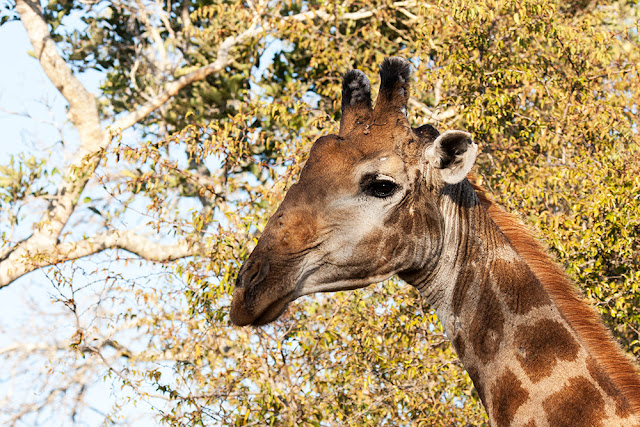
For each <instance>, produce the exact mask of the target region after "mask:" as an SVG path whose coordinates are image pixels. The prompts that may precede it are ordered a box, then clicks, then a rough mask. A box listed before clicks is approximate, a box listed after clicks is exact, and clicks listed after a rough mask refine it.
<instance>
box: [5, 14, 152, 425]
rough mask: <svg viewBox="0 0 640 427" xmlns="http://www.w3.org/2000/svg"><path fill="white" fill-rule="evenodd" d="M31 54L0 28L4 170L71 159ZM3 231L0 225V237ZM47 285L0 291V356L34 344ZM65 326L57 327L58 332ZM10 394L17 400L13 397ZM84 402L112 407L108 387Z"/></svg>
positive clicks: (52, 99) (49, 90)
mask: <svg viewBox="0 0 640 427" xmlns="http://www.w3.org/2000/svg"><path fill="white" fill-rule="evenodd" d="M31 49H32V47H31V44H30V42H29V40H28V36H27V34H26V31H25V30H24V27H23V26H22V24H21V23H20V22H19V21H15V22H8V23H5V24H4V25H2V26H0V54H1V56H2V61H0V127H1V128H2V134H1V135H0V166H2V165H6V164H8V163H9V162H10V159H11V156H17V155H19V154H20V153H28V154H34V155H36V156H38V157H46V158H48V159H49V160H50V161H52V162H55V163H57V164H62V163H63V162H64V160H65V159H64V152H65V151H67V155H70V154H72V153H68V150H62V149H61V148H63V147H61V142H60V141H61V138H60V133H59V130H58V128H62V132H63V134H64V137H65V142H66V143H67V144H74V137H75V136H74V132H73V129H72V127H71V126H69V125H68V123H67V122H68V121H67V119H66V103H65V101H64V99H63V97H62V96H61V95H60V94H59V93H58V91H57V90H56V88H55V87H54V86H53V84H52V83H51V82H50V81H49V79H48V78H47V76H46V75H45V73H44V71H43V70H42V68H41V67H40V64H39V62H38V61H37V60H36V59H35V58H33V57H32V56H30V55H29V51H30V50H31ZM79 78H80V80H81V82H82V83H83V84H84V85H85V87H86V88H87V89H89V90H90V91H93V92H94V93H96V92H97V89H98V85H99V82H100V74H99V73H97V72H94V71H90V72H86V73H83V74H82V75H80V76H79ZM27 116H29V117H27ZM52 124H53V125H52ZM65 148H68V147H65ZM3 230H4V229H3V228H2V225H0V232H2V231H3ZM50 283H51V281H50V280H49V279H48V278H47V277H46V275H45V274H44V273H43V272H41V271H35V272H33V273H30V274H28V275H26V276H24V277H22V278H20V279H18V280H17V281H15V282H14V283H12V284H11V285H10V286H8V287H5V288H3V289H0V350H1V349H2V348H4V347H6V346H8V345H10V344H11V343H12V342H15V341H22V340H30V339H33V338H34V337H28V336H25V332H24V331H25V330H28V329H29V326H30V325H34V324H37V322H38V320H39V319H37V318H35V317H34V316H33V313H34V310H33V309H32V308H30V307H29V305H30V304H35V305H36V306H37V307H38V310H44V311H51V310H52V304H51V292H52V289H51V288H52V287H51V284H50ZM68 326H69V325H61V328H64V327H68ZM105 371H106V369H105ZM9 375H10V373H9V372H6V371H4V372H3V366H1V365H0V381H1V380H2V379H4V378H7V377H8V376H9ZM5 385H6V384H5ZM3 387H4V385H3V384H2V383H1V382H0V401H1V400H2V398H3V394H4V392H7V390H6V389H5V390H4V391H3V390H2V388H3ZM29 387H30V388H32V389H33V391H32V393H34V394H37V393H38V387H37V384H33V385H29ZM16 393H17V394H16V396H19V391H17V392H16ZM87 399H91V400H92V401H93V402H95V406H97V407H98V408H99V409H102V410H103V411H104V412H107V411H108V410H109V409H110V407H111V405H112V403H113V396H112V394H111V392H110V388H109V386H108V385H99V386H98V387H95V388H94V389H92V391H91V392H90V394H89V395H88V396H87ZM54 415H55V414H54ZM78 421H84V424H85V425H98V424H99V423H100V422H101V421H102V417H101V416H99V415H98V414H95V418H91V415H89V418H85V419H84V420H78ZM57 422H58V421H56V424H57ZM74 424H75V423H72V422H71V420H63V419H60V420H59V424H57V425H74ZM80 424H83V423H80ZM24 425H27V424H24ZM152 425H156V423H155V422H154V421H153V420H140V419H138V420H137V421H136V426H142V427H144V426H152Z"/></svg>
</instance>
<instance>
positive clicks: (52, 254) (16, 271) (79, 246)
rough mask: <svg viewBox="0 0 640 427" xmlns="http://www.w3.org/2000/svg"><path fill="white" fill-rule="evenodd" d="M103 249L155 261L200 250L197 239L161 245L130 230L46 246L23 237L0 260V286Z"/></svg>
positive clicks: (185, 255) (179, 257)
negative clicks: (123, 251) (33, 272)
mask: <svg viewBox="0 0 640 427" xmlns="http://www.w3.org/2000/svg"><path fill="white" fill-rule="evenodd" d="M106 249H123V250H125V251H127V252H131V253H133V254H135V255H138V256H139V257H141V258H143V259H145V260H148V261H154V262H168V261H175V260H177V259H181V258H185V257H189V256H193V255H196V254H199V253H202V251H203V248H202V246H201V245H200V244H199V243H197V242H188V241H186V240H183V241H181V242H178V243H175V244H169V245H161V244H158V243H157V242H155V241H152V240H149V239H146V238H144V237H142V236H140V235H138V234H136V233H134V232H132V231H122V230H116V231H108V232H106V233H102V234H98V235H96V236H92V237H90V238H87V239H83V240H80V241H77V242H69V243H60V244H57V245H48V244H46V243H43V244H38V242H37V241H33V240H30V239H28V240H26V241H24V242H22V243H19V244H18V245H17V246H16V247H15V248H14V250H13V252H12V253H11V254H10V256H8V257H7V258H6V259H4V260H3V261H2V262H0V289H1V288H3V287H5V286H7V285H9V284H10V283H11V282H13V281H14V280H16V279H17V278H19V277H21V276H23V275H25V274H27V273H30V272H32V271H34V270H36V269H38V268H41V267H46V266H49V265H54V264H58V263H61V262H65V261H71V260H75V259H79V258H83V257H86V256H89V255H93V254H96V253H98V252H102V251H104V250H106Z"/></svg>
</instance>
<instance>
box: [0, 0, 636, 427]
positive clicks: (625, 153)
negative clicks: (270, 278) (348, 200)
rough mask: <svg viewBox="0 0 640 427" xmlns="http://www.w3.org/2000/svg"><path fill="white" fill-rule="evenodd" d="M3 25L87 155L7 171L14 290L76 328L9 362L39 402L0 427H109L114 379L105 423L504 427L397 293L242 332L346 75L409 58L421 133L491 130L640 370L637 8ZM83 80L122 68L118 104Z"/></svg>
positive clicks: (364, 5) (501, 163)
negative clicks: (235, 295) (250, 290)
mask: <svg viewBox="0 0 640 427" xmlns="http://www.w3.org/2000/svg"><path fill="white" fill-rule="evenodd" d="M14 6H15V7H14ZM4 13H5V15H4V16H3V22H4V21H5V20H11V19H17V18H19V19H20V21H21V22H22V24H23V25H24V26H25V28H26V30H27V32H28V34H29V38H30V40H31V43H32V44H33V48H34V49H33V54H34V57H35V58H36V60H38V61H39V62H40V64H41V65H42V67H43V69H44V71H45V72H46V73H47V75H48V76H49V78H50V79H51V81H52V82H53V83H54V84H55V85H56V87H57V88H58V89H59V90H60V92H61V94H62V95H63V96H64V98H65V99H66V101H67V102H68V117H69V122H70V124H71V126H72V127H73V128H74V129H75V130H77V138H74V137H73V135H71V133H70V132H66V133H65V132H63V135H64V136H65V141H64V145H63V146H64V148H65V149H67V150H69V152H70V153H75V154H74V156H73V158H72V159H71V160H70V161H69V162H67V163H66V164H59V165H58V164H52V163H51V162H50V161H48V160H47V158H46V156H45V155H44V154H43V153H31V154H25V156H23V157H21V158H16V159H12V160H11V161H10V162H7V164H5V165H4V166H3V167H2V169H1V170H0V172H1V173H2V175H1V176H0V180H1V182H2V190H0V191H1V192H2V204H1V205H0V206H1V208H0V212H1V215H2V224H3V226H2V227H3V228H2V233H3V247H2V249H0V251H1V252H0V287H6V286H12V287H14V286H20V284H21V281H20V280H19V278H20V277H22V276H23V275H25V274H28V273H30V272H33V271H35V270H37V269H44V271H45V272H47V274H48V277H49V278H50V281H51V285H50V286H51V293H52V295H54V302H55V304H54V307H55V309H54V310H55V313H54V315H63V316H64V319H66V320H65V321H64V322H63V323H64V325H65V328H62V329H59V330H58V331H57V333H55V334H51V335H49V336H46V338H44V339H38V340H36V341H37V342H34V341H33V340H30V339H28V337H25V339H24V340H19V341H16V342H15V343H14V344H12V345H10V346H8V347H6V348H4V349H0V357H1V358H2V359H3V360H2V364H3V366H11V367H12V370H13V374H9V373H6V374H3V377H8V379H7V381H8V382H9V383H10V384H13V385H16V387H19V386H18V385H19V384H20V383H24V384H26V386H23V387H27V388H28V387H29V385H28V384H31V383H34V382H35V383H37V384H38V386H39V389H40V390H41V392H40V393H38V394H36V395H35V397H34V396H33V395H30V396H29V398H28V399H26V400H24V401H21V400H22V399H19V398H15V397H14V398H11V396H8V395H7V396H2V397H0V399H4V401H3V404H4V405H3V407H6V408H7V410H6V414H5V415H3V417H5V418H0V420H2V421H3V422H9V423H13V424H19V423H21V422H24V423H31V424H33V423H35V422H37V421H39V420H40V421H42V420H43V419H46V418H42V417H47V416H55V417H58V416H64V417H71V418H72V419H73V420H74V421H84V422H88V423H91V422H90V421H87V420H91V419H95V418H92V417H95V415H90V414H93V412H91V411H92V409H91V408H92V407H93V408H94V409H95V405H93V403H92V402H91V399H90V397H87V396H89V394H90V392H89V390H91V387H92V386H93V385H94V384H95V383H96V382H106V383H108V384H112V387H113V390H114V393H116V396H117V398H116V401H115V403H114V404H113V406H112V407H111V408H110V409H109V410H108V411H107V412H106V413H102V414H101V415H100V417H101V418H102V419H104V422H105V423H116V422H119V421H122V417H124V416H125V415H127V414H130V413H129V412H127V411H126V408H127V405H128V402H130V401H131V400H133V401H136V402H139V404H140V405H141V407H142V408H143V411H144V412H145V413H150V414H153V416H155V417H157V418H158V419H161V420H162V421H163V422H166V423H169V424H175V425H195V424H202V425H204V424H207V425H209V424H213V425H228V424H237V425H245V424H278V425H280V424H284V425H334V424H364V425H380V424H391V425H397V424H398V425H399V424H409V423H411V424H418V425H420V424H423V425H467V424H468V425H480V424H482V423H484V422H485V421H484V420H485V416H484V413H483V410H482V408H481V406H480V404H479V401H478V398H477V395H476V393H475V391H474V390H473V388H472V386H471V383H470V381H469V379H468V377H467V376H466V374H464V372H463V371H462V369H461V367H460V366H459V364H458V363H457V362H456V360H455V356H454V354H453V352H452V350H451V348H450V346H449V344H448V342H447V341H446V337H444V336H443V334H442V329H441V327H440V325H439V323H438V321H437V319H436V317H435V315H434V314H433V313H432V312H431V311H430V310H429V308H428V307H426V306H424V305H423V304H422V302H421V301H420V299H419V296H418V295H417V292H414V291H413V290H412V289H408V287H407V286H406V285H401V284H399V283H397V282H396V281H394V280H392V281H390V282H389V283H386V284H383V285H376V286H374V287H372V288H371V289H367V290H363V291H358V292H355V293H352V294H340V295H338V296H331V297H330V298H329V297H322V296H318V297H314V298H308V299H305V300H304V301H302V302H299V303H297V304H296V306H295V308H294V309H290V311H289V314H288V315H286V316H285V317H284V318H283V319H281V320H279V321H277V322H276V323H274V325H272V326H268V327H266V328H264V329H259V330H252V329H238V328H233V327H231V326H230V324H229V321H228V314H227V312H228V305H229V295H230V290H231V287H232V284H233V281H234V278H235V275H236V274H237V269H238V267H239V265H240V264H241V262H242V260H243V259H244V258H245V257H246V256H247V255H248V252H249V250H250V248H251V246H252V244H253V243H252V242H255V237H256V236H257V235H258V234H259V232H260V231H261V229H262V227H263V226H264V224H265V222H266V219H267V218H268V217H269V214H270V213H271V212H272V211H273V209H274V207H275V206H276V205H277V202H278V201H279V200H280V199H281V197H282V195H283V192H284V190H286V188H288V186H289V185H291V183H292V182H294V181H295V177H296V175H297V173H298V171H299V169H300V167H301V165H302V163H303V161H304V158H305V155H306V154H305V153H306V152H307V151H308V148H309V147H310V145H311V143H312V142H313V141H314V140H315V139H316V138H317V137H318V136H320V135H322V134H326V133H329V132H332V131H334V130H335V129H336V124H337V122H339V119H340V117H339V108H338V106H339V102H340V100H339V96H338V94H339V90H340V89H339V85H340V81H341V75H342V73H344V72H345V71H346V70H348V69H350V68H352V67H357V68H359V69H361V70H363V71H364V72H365V73H367V74H368V75H369V76H371V77H374V76H375V75H376V68H377V65H378V64H379V63H380V62H381V61H382V59H383V58H384V57H386V56H390V55H400V56H404V57H408V58H410V59H411V60H412V62H413V63H414V65H415V73H414V75H415V77H414V78H415V79H416V80H417V83H416V85H415V87H416V90H415V91H414V92H415V93H414V94H413V100H412V104H411V106H412V108H413V109H414V110H415V111H414V114H412V116H413V117H414V118H415V120H416V124H424V123H432V124H435V125H436V126H437V127H438V128H440V129H441V130H444V129H447V128H452V127H453V128H463V129H466V130H469V131H471V132H473V133H474V135H475V138H476V140H478V141H479V142H480V145H481V147H482V150H483V152H484V153H483V155H482V156H481V157H480V165H479V168H478V171H477V174H478V176H479V178H480V179H481V180H482V181H483V182H484V184H485V185H486V186H488V187H489V188H490V189H491V190H492V191H493V192H494V194H495V195H496V197H497V198H499V199H500V200H501V201H502V202H503V203H504V204H505V205H507V207H508V208H510V209H511V210H514V211H516V212H519V213H521V214H523V215H524V216H525V218H526V221H527V222H528V223H530V224H532V225H534V226H536V227H538V228H539V229H540V231H541V232H542V235H541V237H542V238H543V239H545V240H546V241H547V243H549V244H550V246H551V247H552V250H553V252H554V253H555V254H556V255H557V256H558V258H559V260H560V261H561V262H562V263H564V265H566V266H567V268H568V269H569V271H570V273H571V274H572V275H573V276H574V277H575V278H576V279H577V280H578V282H579V283H580V285H581V286H583V288H584V289H585V292H586V294H587V297H588V298H589V299H590V300H591V301H592V302H594V303H595V304H596V305H598V307H599V308H600V309H601V311H602V313H603V314H604V316H605V319H606V321H607V322H608V324H609V325H610V326H611V327H612V329H613V330H614V333H615V334H616V336H618V337H619V338H620V339H621V340H622V342H623V344H624V346H625V348H626V349H627V350H628V351H629V352H630V353H631V354H633V355H635V357H638V356H639V355H640V344H639V342H638V330H639V328H640V309H639V308H638V307H640V296H639V294H638V285H639V284H640V268H639V265H638V260H639V259H640V256H638V255H639V254H638V252H639V248H638V245H639V243H638V242H640V239H639V238H638V237H639V236H638V233H639V231H638V230H640V227H638V225H639V222H640V213H639V212H640V199H639V198H638V196H637V195H638V194H640V192H639V191H638V190H639V189H640V182H638V180H637V179H636V176H637V172H639V171H640V166H639V163H638V160H637V156H638V144H637V142H638V136H637V120H636V114H637V105H638V89H637V88H638V87H640V86H639V85H638V78H639V77H638V75H639V71H640V70H639V69H638V64H640V61H639V60H638V56H639V52H638V49H637V46H638V39H637V38H638V33H637V29H636V30H634V25H637V22H638V16H637V14H638V11H637V7H635V6H634V5H630V4H626V3H624V2H610V3H604V4H600V3H599V4H598V5H596V4H592V3H589V2H587V3H575V4H566V3H559V2H554V1H551V0H527V1H525V2H514V1H507V0H498V1H493V0H491V1H490V0H486V1H485V0H482V1H480V2H473V3H471V2H469V1H468V0H457V1H451V2H447V3H427V4H422V2H414V1H397V2H384V1H375V2H368V1H367V2H364V1H348V2H344V3H342V4H338V3H335V2H333V3H325V2H297V1H282V2H266V1H248V2H239V1H234V0H226V1H223V0H213V1H206V2H201V1H177V2H168V3H161V2H151V1H145V0H140V1H135V2H133V1H132V2H125V1H115V2H102V1H97V2H94V3H90V4H89V3H86V2H74V1H52V2H50V3H49V4H48V5H47V6H46V7H43V8H41V6H40V4H38V3H33V2H31V1H28V0H16V2H15V5H14V4H10V5H9V9H8V10H7V11H5V12H4ZM5 25H6V24H5ZM85 70H97V71H99V72H100V73H102V76H103V80H102V83H101V85H100V88H99V96H97V97H95V96H94V95H93V94H91V93H90V92H89V91H88V90H87V88H85V87H83V86H82V84H81V83H80V82H79V80H78V78H77V76H78V75H79V74H80V73H82V72H83V71H85ZM374 86H375V85H374ZM70 135H71V136H70ZM634 172H635V173H634ZM25 212H26V213H25ZM36 213H37V214H36ZM0 292H2V290H0ZM43 316H45V314H43ZM47 318H48V317H47ZM42 333H46V332H42ZM32 366H39V367H42V369H41V370H36V371H35V372H34V370H33V369H32V368H31V367H32ZM45 369H49V372H45ZM116 390H121V391H117V392H116ZM16 396H17V395H16ZM100 410H101V409H100ZM94 412H95V411H94Z"/></svg>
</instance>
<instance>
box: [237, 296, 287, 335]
mask: <svg viewBox="0 0 640 427" xmlns="http://www.w3.org/2000/svg"><path fill="white" fill-rule="evenodd" d="M244 296H245V289H242V288H237V289H236V290H235V291H234V295H233V302H232V303H231V311H230V313H229V314H230V317H231V322H232V323H233V324H234V325H237V326H247V325H251V326H262V325H266V324H267V323H271V322H273V321H274V320H276V319H277V318H278V317H280V316H281V315H282V313H284V311H285V310H286V309H287V306H288V305H289V303H290V302H291V301H293V300H294V299H295V297H294V293H293V292H291V293H289V294H287V295H285V296H284V297H282V298H279V299H277V300H275V301H273V302H272V303H270V304H269V305H268V306H266V307H265V308H264V309H263V310H261V311H260V312H258V313H257V314H256V313H254V312H253V310H247V308H246V305H245V300H244Z"/></svg>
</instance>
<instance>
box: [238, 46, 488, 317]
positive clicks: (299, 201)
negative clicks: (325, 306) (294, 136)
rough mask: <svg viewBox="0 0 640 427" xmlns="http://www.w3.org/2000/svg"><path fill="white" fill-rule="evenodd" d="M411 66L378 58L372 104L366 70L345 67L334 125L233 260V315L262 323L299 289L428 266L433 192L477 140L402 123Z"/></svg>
mask: <svg viewBox="0 0 640 427" xmlns="http://www.w3.org/2000/svg"><path fill="white" fill-rule="evenodd" d="M410 72H411V66H410V64H409V62H407V61H405V60H403V59H401V58H396V57H393V58H388V59H386V60H385V61H384V62H383V63H382V65H381V67H380V77H381V85H380V91H379V95H378V98H377V101H376V105H375V108H372V106H371V88H370V84H369V80H368V79H367V77H366V76H365V75H364V74H363V73H362V72H360V71H358V70H351V71H349V72H347V73H346V75H345V76H344V80H343V83H342V119H341V121H340V131H339V134H338V135H328V136H324V137H322V138H320V139H318V140H317V141H316V142H315V143H314V144H313V146H312V148H311V152H310V153H309V158H308V160H307V163H306V164H305V166H304V168H303V170H302V173H301V176H300V180H299V182H298V183H296V184H294V185H293V186H292V187H291V188H290V189H289V191H288V192H287V194H286V196H285V198H284V200H283V202H282V204H281V205H280V207H279V208H278V210H277V211H276V212H275V214H274V215H273V216H272V217H271V219H270V220H269V222H268V223H267V225H266V227H265V229H264V232H263V234H262V237H261V238H260V240H259V241H258V244H257V246H256V248H255V249H254V251H253V252H252V253H251V255H250V256H249V258H248V259H247V261H246V262H245V263H244V265H243V266H242V268H241V270H240V273H239V275H238V280H237V283H236V288H235V291H234V294H233V303H232V306H231V320H232V321H233V323H235V324H237V325H247V324H252V325H262V324H266V323H269V322H271V321H273V320H275V319H276V318H278V317H279V316H280V315H281V314H282V312H284V310H285V309H286V307H287V305H288V304H289V303H290V302H291V301H293V300H294V299H296V298H298V297H300V296H303V295H308V294H311V293H315V292H330V291H340V290H349V289H356V288H361V287H364V286H367V285H369V284H371V283H375V282H379V281H382V280H385V279H387V278H389V277H391V276H392V275H394V274H398V275H400V277H405V278H410V277H412V276H413V275H415V274H420V275H424V274H427V275H428V273H429V271H430V270H433V269H434V267H435V265H436V264H437V262H438V259H439V256H440V254H441V252H442V247H443V244H444V233H443V223H444V220H443V213H442V212H441V211H440V209H439V207H438V203H437V201H438V198H439V197H441V194H442V191H443V189H444V188H445V187H446V186H448V185H455V184H457V183H459V182H461V181H463V180H464V179H465V178H466V175H467V173H468V172H469V170H470V169H471V167H472V166H473V163H474V162H475V158H476V153H477V146H476V144H474V143H473V142H472V141H471V139H470V135H469V134H467V133H465V132H461V131H447V132H444V133H443V134H441V135H440V134H439V133H438V131H437V130H436V129H434V128H433V127H432V126H429V125H425V126H421V127H418V128H412V127H411V126H410V124H409V121H408V119H407V116H406V114H407V101H408V98H409V76H410Z"/></svg>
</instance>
